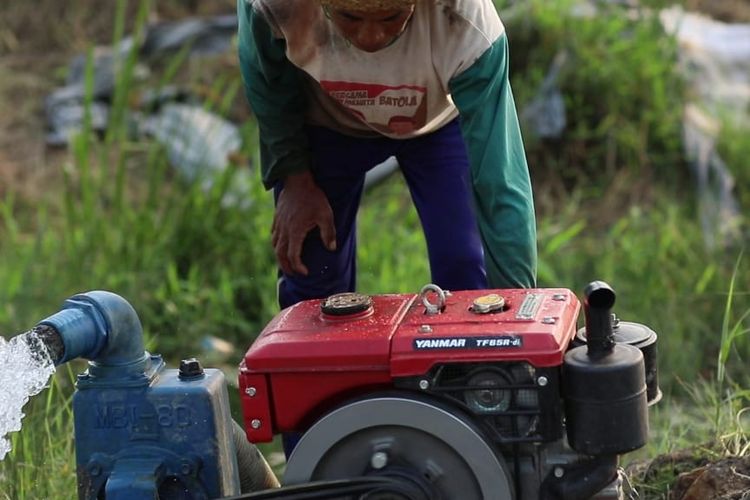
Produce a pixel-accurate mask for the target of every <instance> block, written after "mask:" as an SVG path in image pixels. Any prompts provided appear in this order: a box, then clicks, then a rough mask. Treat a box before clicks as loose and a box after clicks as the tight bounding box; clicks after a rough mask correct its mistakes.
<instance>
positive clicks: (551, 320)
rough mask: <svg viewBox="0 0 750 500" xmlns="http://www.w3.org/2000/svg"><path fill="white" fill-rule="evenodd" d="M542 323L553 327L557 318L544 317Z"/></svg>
mask: <svg viewBox="0 0 750 500" xmlns="http://www.w3.org/2000/svg"><path fill="white" fill-rule="evenodd" d="M542 323H544V324H545V325H554V324H555V323H557V318H553V317H552V316H545V317H544V319H542Z"/></svg>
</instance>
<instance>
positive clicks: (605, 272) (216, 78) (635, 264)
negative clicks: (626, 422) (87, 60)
mask: <svg viewBox="0 0 750 500" xmlns="http://www.w3.org/2000/svg"><path fill="white" fill-rule="evenodd" d="M117 6H118V9H117V13H116V18H117V19H116V23H115V25H116V30H115V31H116V33H119V35H120V36H121V35H122V33H123V32H124V30H125V29H124V26H125V12H126V10H127V8H128V7H132V5H130V6H128V2H126V1H124V0H118V2H117ZM499 7H500V8H501V9H505V8H509V7H510V6H509V5H505V4H501V5H499ZM150 8H151V5H150V3H149V2H148V1H142V2H140V3H139V9H138V10H137V11H136V12H135V16H136V17H135V19H136V22H135V28H134V29H135V32H136V35H138V32H139V29H142V27H143V25H144V23H145V21H146V18H147V14H148V12H149V10H150ZM131 10H132V9H131ZM503 12H505V13H507V17H505V16H504V19H505V22H506V24H507V26H508V30H509V36H510V39H511V54H512V55H511V57H512V59H513V72H512V74H513V81H512V84H513V87H514V90H515V95H516V100H517V104H518V107H519V109H522V108H523V107H524V104H526V103H528V102H529V101H530V100H531V99H532V98H533V97H534V95H535V92H536V90H537V89H538V86H539V84H540V82H541V81H542V80H543V78H544V76H545V74H546V72H547V69H548V67H549V66H550V64H551V63H552V61H553V59H554V57H555V55H556V54H558V53H560V52H561V51H564V52H565V53H566V54H567V57H569V60H571V61H572V64H570V65H568V66H567V69H565V70H564V71H563V72H562V73H561V74H560V76H559V85H560V88H561V90H562V92H563V95H564V98H565V103H566V110H567V112H568V126H567V128H566V130H565V132H564V136H563V137H562V138H560V139H559V140H554V141H551V140H543V139H540V138H537V137H534V136H533V134H532V131H530V130H525V131H524V132H525V136H526V145H527V152H528V156H529V161H530V166H531V169H532V176H533V178H534V187H535V194H536V198H537V208H538V226H539V251H540V266H539V285H540V286H542V287H544V286H549V287H567V288H571V289H573V290H574V291H576V292H580V291H581V290H582V289H583V287H584V286H585V285H586V283H588V282H589V281H591V280H594V279H602V280H605V281H607V282H609V283H610V284H611V285H612V286H613V287H614V288H615V290H616V291H617V292H618V302H617V305H616V310H617V313H618V315H619V316H620V317H621V318H623V319H625V320H629V321H636V322H641V323H645V324H647V325H649V326H650V327H652V328H653V329H654V330H655V331H656V332H657V333H658V335H659V349H660V360H659V362H660V374H661V379H662V388H663V390H664V392H665V400H664V401H663V402H662V403H661V408H662V409H659V408H658V407H657V409H655V410H654V413H653V414H652V415H653V416H654V420H653V422H654V423H655V425H654V426H653V429H652V434H653V439H652V443H651V445H650V446H651V447H650V448H649V449H648V450H646V451H645V452H642V454H644V455H646V456H648V455H653V454H655V453H658V452H663V451H668V450H671V449H675V448H677V447H683V446H688V445H691V444H698V443H699V442H703V441H706V440H713V441H720V442H722V443H724V442H728V441H727V436H731V439H734V441H732V443H734V445H733V448H732V450H733V451H734V452H737V451H745V448H743V443H745V442H746V429H747V427H746V425H747V422H746V421H745V420H743V419H742V418H738V415H742V412H741V410H742V408H744V407H746V406H747V391H746V390H745V388H746V387H747V374H746V371H745V369H744V367H745V363H746V360H747V356H748V353H749V349H750V346H749V344H748V340H747V336H746V335H744V334H745V333H746V331H747V328H748V311H750V294H749V292H750V290H749V289H748V284H750V266H748V265H747V258H743V257H742V250H743V247H744V246H745V244H746V243H747V238H746V237H744V238H743V239H742V240H741V241H739V242H734V243H733V244H730V245H726V246H723V247H721V248H715V249H708V248H707V247H706V246H705V244H704V238H703V235H702V234H701V230H700V227H699V224H698V214H697V213H696V211H697V209H696V202H695V200H696V196H695V194H694V191H693V184H692V180H691V178H690V174H689V169H688V167H687V165H686V160H685V158H684V157H683V153H682V144H681V113H682V105H683V96H684V92H683V88H684V87H683V86H684V82H683V81H682V80H681V78H680V76H679V75H678V74H677V73H676V71H675V54H676V46H675V42H674V40H673V39H672V38H671V37H669V36H668V35H667V34H665V33H664V32H663V31H662V29H661V27H660V25H659V24H658V22H657V20H656V19H654V18H653V17H652V16H650V15H649V14H648V13H647V12H646V11H644V12H642V14H641V16H640V17H637V18H635V19H633V18H629V17H627V16H625V15H624V14H623V12H622V10H620V9H619V8H616V7H612V8H611V10H608V11H605V12H602V13H601V15H599V16H597V17H595V18H583V17H576V16H572V15H571V14H570V12H571V2H568V1H565V2H544V1H540V0H534V1H530V2H526V3H524V4H523V5H522V6H520V7H519V6H518V5H516V6H514V7H513V8H512V10H509V11H505V10H503ZM116 38H117V35H116ZM185 61H186V60H185V58H184V54H183V55H182V56H180V55H178V56H176V58H175V60H174V61H172V62H171V63H170V65H169V66H168V67H167V71H166V72H165V73H166V74H165V75H162V80H161V82H160V83H161V84H167V83H171V82H172V81H177V79H178V78H179V79H181V80H179V83H181V84H186V83H189V82H190V81H193V80H200V81H201V83H202V84H203V85H206V76H205V75H203V74H201V73H200V72H198V71H197V69H196V68H194V67H191V66H190V65H189V64H188V63H186V62H185ZM135 63H136V55H135V53H134V52H133V53H131V55H130V57H129V58H128V60H127V62H126V63H125V64H124V65H123V68H122V70H121V72H120V74H119V76H118V85H117V90H116V95H115V98H114V106H115V108H114V112H113V114H112V119H111V122H110V125H109V129H108V133H107V135H106V137H105V138H104V139H103V140H102V139H99V138H97V137H96V136H95V135H94V134H93V133H92V132H91V130H90V129H88V130H85V131H84V132H83V133H81V134H80V135H79V136H77V137H76V138H75V141H74V144H73V146H72V148H71V152H70V156H69V160H68V161H67V162H66V163H65V164H64V165H61V166H60V167H61V169H62V171H63V172H64V182H63V183H62V185H59V186H45V190H46V191H47V195H48V196H47V197H45V198H44V199H42V200H36V201H35V202H34V204H32V205H30V204H29V202H28V201H27V200H24V199H21V198H19V197H18V196H17V195H16V194H15V193H14V192H13V191H12V190H10V191H9V192H8V195H7V196H6V197H5V198H4V199H1V200H0V283H2V284H3V286H2V287H0V330H1V331H3V332H5V333H6V334H8V335H9V334H12V333H14V332H21V331H23V330H25V329H27V328H29V327H30V326H33V325H34V324H36V322H38V321H39V320H40V319H42V318H44V317H46V316H48V315H50V314H51V313H53V312H55V311H56V310H57V309H58V307H59V306H60V304H61V302H62V301H63V300H64V299H65V298H67V297H69V296H70V295H72V294H75V293H77V292H81V291H86V290H92V289H107V290H111V291H114V292H116V293H118V294H120V295H122V296H123V297H125V298H127V299H128V300H129V301H130V302H131V303H132V304H133V306H134V307H135V309H136V310H137V311H138V313H139V315H140V318H141V320H142V323H143V325H144V329H145V331H146V335H147V337H148V348H149V350H151V351H152V352H160V353H162V354H164V355H165V357H166V358H167V359H168V360H169V361H170V363H171V364H172V365H173V366H174V363H175V362H176V361H177V360H179V359H180V358H184V357H189V356H193V355H200V354H201V352H202V351H201V349H202V347H201V342H202V340H203V339H204V338H205V337H207V336H215V337H219V338H222V339H225V340H227V341H229V342H231V343H232V344H234V345H235V346H236V347H237V352H236V353H235V354H234V355H233V357H232V358H231V359H230V360H229V361H228V362H227V363H228V365H229V366H231V365H233V364H234V365H236V363H237V362H238V361H239V359H240V357H241V355H242V351H243V350H244V349H245V348H246V347H247V346H248V345H249V344H250V342H251V341H252V339H253V338H254V337H255V335H256V334H257V333H258V332H259V331H260V330H261V329H262V327H263V325H264V324H265V323H266V322H267V321H268V320H269V319H270V318H271V317H272V316H273V315H274V314H275V313H276V312H277V309H276V305H275V299H276V298H275V287H276V271H275V265H274V259H273V255H272V253H271V247H270V243H269V227H270V221H271V218H272V210H273V208H272V200H271V197H270V195H269V194H268V193H266V192H264V190H263V189H262V187H261V186H260V183H259V180H258V176H257V175H255V174H254V175H252V176H251V177H252V178H253V179H254V183H253V185H252V187H251V193H250V195H249V198H250V200H251V202H250V203H249V204H248V206H247V207H240V206H236V205H234V206H233V205H227V204H225V203H223V200H225V196H226V194H227V192H228V190H229V189H230V187H231V186H232V184H233V182H234V176H235V175H236V173H237V171H238V170H239V169H244V168H248V166H247V165H248V164H249V168H250V169H253V170H256V169H257V165H258V153H257V131H256V126H255V123H254V121H253V120H252V118H249V119H247V120H243V122H242V136H243V140H244V147H243V152H242V155H239V156H238V161H237V164H236V165H234V166H233V167H232V168H230V169H229V170H227V171H226V172H225V173H224V174H223V175H221V176H220V177H219V178H217V179H215V180H214V182H213V184H212V188H211V189H209V190H204V189H203V188H201V187H200V183H194V184H185V183H184V182H183V181H181V180H180V179H179V178H178V177H177V176H176V175H175V173H174V171H173V170H172V168H171V167H170V166H169V164H168V162H167V158H166V154H165V151H164V150H163V148H162V147H160V146H159V145H158V144H156V143H152V142H148V141H142V140H139V141H133V140H132V139H131V138H130V137H129V136H128V133H127V126H126V125H127V119H126V117H127V111H128V105H129V103H130V102H131V97H132V96H133V95H134V94H135V93H137V92H138V91H139V90H140V88H141V86H143V85H151V84H153V82H139V81H137V79H136V78H135V76H134V68H135ZM92 82H93V75H92V74H89V85H90V86H91V85H92ZM208 82H209V83H208V86H209V87H210V89H209V90H210V91H209V92H207V93H206V94H207V95H209V96H220V97H217V98H210V97H209V99H207V101H206V106H207V107H208V108H209V109H211V110H212V111H215V112H218V113H220V114H222V115H225V116H230V115H232V113H235V112H236V109H237V107H238V106H245V104H244V101H243V98H242V96H241V92H240V91H239V89H240V83H239V72H238V69H237V67H236V66H229V67H226V66H225V67H224V69H223V72H222V73H221V74H220V75H216V74H214V75H212V76H211V77H210V79H209V80H208ZM744 137H747V131H746V130H743V129H742V128H741V127H735V126H731V127H730V126H728V127H727V128H726V129H725V132H724V133H723V135H722V137H721V144H720V151H721V153H722V155H723V157H724V159H725V161H726V162H727V163H728V165H730V168H732V169H733V172H734V173H735V175H736V176H737V180H738V181H739V182H738V188H737V197H738V199H739V201H740V202H741V203H742V205H743V208H744V209H745V213H748V210H747V209H748V203H750V194H748V191H747V186H748V184H747V182H746V181H748V180H750V179H748V178H747V172H748V170H747V167H746V165H745V163H744V162H745V161H746V158H747V157H748V154H747V153H748V151H747V149H748V147H747V141H745V140H744ZM743 229H744V231H745V234H746V233H747V230H746V229H747V228H746V227H745V228H743ZM359 241H360V242H361V246H360V248H359V251H358V258H359V282H360V290H361V291H363V292H366V293H391V292H416V291H418V290H419V288H420V287H421V286H422V285H423V284H425V283H427V282H429V270H428V268H427V259H426V253H425V248H424V241H423V237H422V235H421V229H420V225H419V221H418V218H417V216H416V214H415V212H414V210H413V208H412V206H411V203H410V201H409V198H408V194H407V191H406V189H405V187H404V184H403V182H402V180H401V179H400V177H399V176H394V177H393V178H391V179H389V180H388V181H387V182H385V183H384V184H382V185H379V186H377V187H375V188H374V189H373V190H372V191H370V192H369V193H367V195H366V198H365V200H364V203H363V207H362V210H361V213H360V217H359ZM84 368H85V366H84V365H83V364H82V363H80V362H75V363H70V364H68V365H66V366H65V367H61V368H60V369H59V370H58V375H57V377H55V379H54V381H53V382H52V385H51V387H50V388H49V389H48V390H47V391H46V392H45V393H43V394H42V395H40V396H38V397H36V398H35V399H34V400H33V401H32V402H30V404H29V405H28V406H27V408H26V411H27V417H26V419H25V421H24V430H23V431H22V432H20V433H17V434H14V435H13V437H12V439H13V451H12V452H11V453H10V454H9V456H8V457H7V458H6V459H5V460H4V461H3V462H2V463H0V498H9V499H10V498H13V499H17V498H71V497H73V496H74V495H75V493H74V491H75V472H74V471H75V465H74V444H73V440H72V415H71V409H70V397H71V394H72V382H73V380H74V375H75V373H77V372H80V371H82V370H83V369H84ZM230 390H231V388H230ZM676 407H679V408H682V409H683V411H682V412H681V415H683V417H684V419H683V420H680V421H678V422H677V423H675V422H674V421H671V422H669V421H668V420H667V419H666V418H664V413H663V412H666V413H669V411H670V409H674V408H676ZM235 412H238V410H237V409H236V408H235ZM236 417H237V418H239V413H237V415H236ZM726 451H729V448H728V447H726ZM668 479H669V478H668ZM665 484H668V480H667V481H666V482H665ZM667 487H668V486H665V485H659V486H647V487H646V491H647V493H648V494H649V495H652V496H653V498H660V495H662V494H663V492H664V491H665V490H664V488H667ZM647 497H648V496H647Z"/></svg>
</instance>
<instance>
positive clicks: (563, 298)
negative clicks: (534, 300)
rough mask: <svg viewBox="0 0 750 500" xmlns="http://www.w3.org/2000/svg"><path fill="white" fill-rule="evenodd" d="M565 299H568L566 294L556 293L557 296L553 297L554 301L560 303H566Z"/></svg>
mask: <svg viewBox="0 0 750 500" xmlns="http://www.w3.org/2000/svg"><path fill="white" fill-rule="evenodd" d="M565 298H566V297H565V294H562V293H556V294H554V295H553V296H552V300H557V301H559V302H562V301H564V300H565Z"/></svg>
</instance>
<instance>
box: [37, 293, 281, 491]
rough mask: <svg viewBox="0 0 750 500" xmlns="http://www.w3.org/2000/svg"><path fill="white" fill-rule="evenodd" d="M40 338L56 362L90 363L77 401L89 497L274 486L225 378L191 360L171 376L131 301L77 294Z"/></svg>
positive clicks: (80, 469)
mask: <svg viewBox="0 0 750 500" xmlns="http://www.w3.org/2000/svg"><path fill="white" fill-rule="evenodd" d="M36 330H37V331H38V332H40V335H41V336H42V337H43V338H44V339H45V343H46V344H47V345H48V347H49V348H50V351H51V352H52V353H53V357H54V358H55V363H56V364H58V365H59V364H61V363H65V362H67V361H70V360H72V359H75V358H79V357H80V358H86V359H88V360H90V361H89V363H88V370H87V371H85V372H84V373H82V374H80V375H79V376H78V381H77V384H76V387H77V391H76V393H75V395H74V397H73V411H74V414H75V435H76V459H77V475H78V494H79V498H81V499H98V498H104V497H106V498H107V500H117V499H133V498H170V499H172V498H174V499H196V500H198V499H204V498H218V497H223V496H229V495H235V494H238V493H240V491H241V489H242V490H244V489H245V488H244V484H243V485H242V486H243V487H242V488H241V478H240V471H239V467H238V452H239V454H240V456H239V459H240V460H242V458H243V457H242V454H243V453H244V454H245V455H246V456H245V457H244V458H245V460H244V463H247V461H248V460H247V458H248V457H247V455H250V459H251V461H254V462H253V464H252V466H251V467H246V466H245V465H243V467H242V468H243V469H244V470H245V474H246V475H247V474H248V471H250V472H249V474H250V475H252V476H253V477H250V478H246V477H243V478H242V480H243V482H248V481H250V482H255V483H256V484H254V485H252V486H251V487H253V488H256V489H263V488H266V487H269V486H273V483H274V482H275V477H273V473H272V472H271V471H270V469H269V468H268V466H267V464H266V463H265V460H263V458H262V456H261V455H260V454H259V453H258V452H257V450H255V448H254V447H252V449H250V450H248V449H247V447H248V446H252V445H250V444H249V443H248V442H247V441H246V439H245V436H244V431H242V429H241V428H239V426H238V425H237V424H235V423H234V422H233V420H232V418H231V415H230V409H229V398H228V394H227V389H226V384H225V378H224V375H223V373H222V372H221V371H219V370H216V369H203V367H202V366H201V365H200V363H199V362H198V361H197V360H196V359H186V360H183V361H182V362H181V363H180V368H179V370H176V369H166V368H165V363H164V361H163V360H162V358H161V356H159V355H151V354H149V353H148V352H146V351H145V349H144V344H143V332H142V328H141V323H140V320H139V319H138V315H137V314H136V312H135V310H134V309H133V308H132V307H131V305H130V304H129V303H128V302H127V301H126V300H124V299H123V298H122V297H120V296H118V295H115V294H113V293H110V292H104V291H94V292H89V293H85V294H80V295H75V296H73V297H71V298H70V299H68V300H67V301H65V303H64V304H63V307H62V309H61V310H60V311H59V312H58V313H56V314H54V315H52V316H50V317H48V318H46V319H44V320H43V321H41V322H40V323H39V325H37V327H36Z"/></svg>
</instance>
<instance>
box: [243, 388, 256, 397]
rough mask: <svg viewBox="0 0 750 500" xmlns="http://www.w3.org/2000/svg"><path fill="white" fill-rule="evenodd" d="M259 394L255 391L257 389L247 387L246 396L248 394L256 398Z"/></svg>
mask: <svg viewBox="0 0 750 500" xmlns="http://www.w3.org/2000/svg"><path fill="white" fill-rule="evenodd" d="M257 393H258V391H257V390H256V389H255V387H246V388H245V394H247V395H248V396H250V397H253V396H255V395H256V394H257Z"/></svg>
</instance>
